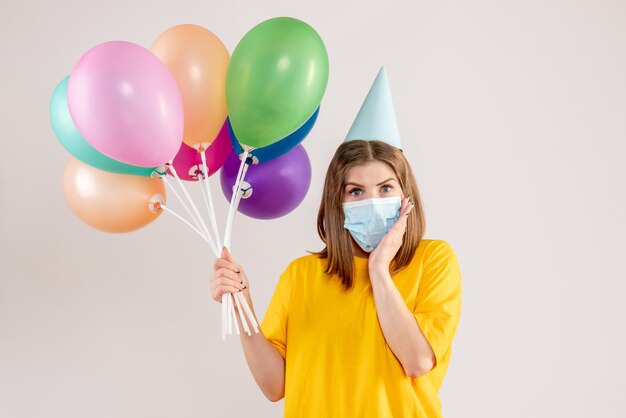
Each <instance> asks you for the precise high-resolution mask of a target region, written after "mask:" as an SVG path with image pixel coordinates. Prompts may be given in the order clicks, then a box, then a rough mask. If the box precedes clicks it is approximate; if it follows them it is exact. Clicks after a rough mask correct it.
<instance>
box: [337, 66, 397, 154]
mask: <svg viewBox="0 0 626 418" xmlns="http://www.w3.org/2000/svg"><path fill="white" fill-rule="evenodd" d="M354 139H364V140H366V141H370V140H373V139H377V140H379V141H384V142H387V143H388V144H391V145H393V146H395V147H397V148H400V149H402V143H401V142H400V132H399V131H398V124H397V122H396V113H395V111H394V109H393V101H392V99H391V90H390V89H389V81H388V80H387V72H386V71H385V67H381V68H380V71H379V72H378V75H377V76H376V80H374V84H372V87H371V88H370V91H369V93H367V97H366V98H365V101H364V102H363V104H362V105H361V109H360V110H359V113H358V115H357V116H356V119H355V120H354V122H353V123H352V127H351V128H350V132H348V135H347V136H346V139H345V141H344V142H347V141H352V140H354Z"/></svg>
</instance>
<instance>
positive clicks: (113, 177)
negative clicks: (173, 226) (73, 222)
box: [63, 157, 165, 232]
mask: <svg viewBox="0 0 626 418" xmlns="http://www.w3.org/2000/svg"><path fill="white" fill-rule="evenodd" d="M63 193H64V194H65V200H66V202H67V204H68V205H69V207H70V208H71V209H72V211H73V212H74V214H75V215H76V216H78V218H79V219H80V220H82V221H83V222H85V223H86V224H88V225H90V226H92V227H94V228H96V229H99V230H101V231H105V232H130V231H134V230H136V229H139V228H141V227H144V226H146V225H147V224H149V223H150V222H152V221H154V220H155V219H156V218H157V217H158V216H159V215H160V214H161V212H162V211H163V210H162V209H161V208H160V207H159V205H158V203H156V202H161V203H163V204H165V186H164V183H163V180H161V179H160V178H152V177H144V176H134V175H131V174H119V173H111V172H108V171H102V170H100V169H97V168H95V167H92V166H90V165H87V164H85V163H83V162H82V161H80V160H78V159H76V158H74V157H69V158H68V160H67V162H66V163H65V169H64V171H63Z"/></svg>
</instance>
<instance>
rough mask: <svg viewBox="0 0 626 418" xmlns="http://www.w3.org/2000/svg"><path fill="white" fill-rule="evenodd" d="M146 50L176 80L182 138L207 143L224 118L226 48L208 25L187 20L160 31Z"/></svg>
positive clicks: (212, 137)
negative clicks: (153, 55)
mask: <svg viewBox="0 0 626 418" xmlns="http://www.w3.org/2000/svg"><path fill="white" fill-rule="evenodd" d="M150 50H151V51H152V52H153V53H154V54H155V55H156V56H157V57H159V59H160V60H161V61H162V62H163V63H164V64H165V65H166V66H167V68H168V69H169V70H170V72H171V73H172V75H173V76H174V78H175V79H176V82H177V83H178V89H179V90H180V94H181V96H182V99H183V112H184V114H185V132H184V135H183V141H184V142H185V143H186V144H187V145H190V146H194V145H198V144H202V145H203V146H204V147H205V148H206V147H208V145H209V144H210V143H211V142H213V140H214V139H215V137H216V136H217V134H218V132H219V131H220V129H221V128H222V125H223V124H224V121H225V120H226V112H227V111H226V70H227V69H228V63H229V61H230V54H229V53H228V50H227V49H226V47H225V46H224V44H223V43H222V41H220V39H219V38H218V37H217V36H215V35H214V34H213V33H212V32H211V31H209V30H208V29H205V28H203V27H202V26H197V25H188V24H186V25H178V26H174V27H173V28H170V29H168V30H166V31H165V32H163V33H162V34H161V35H160V36H159V37H158V38H157V40H156V41H155V42H154V44H153V45H152V47H151V48H150Z"/></svg>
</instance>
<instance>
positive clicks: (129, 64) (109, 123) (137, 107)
mask: <svg viewBox="0 0 626 418" xmlns="http://www.w3.org/2000/svg"><path fill="white" fill-rule="evenodd" d="M67 101H68V107H69V109H70V114H71V115H72V120H73V121H74V123H75V125H76V127H77V128H78V131H79V132H80V133H81V134H82V136H83V137H84V138H85V140H86V141H87V142H89V143H90V144H91V145H93V147H94V148H96V149H97V150H98V151H100V152H101V153H103V154H105V155H107V156H109V157H111V158H113V159H116V160H118V161H121V162H123V163H126V164H132V165H137V166H142V167H155V166H159V165H162V164H164V163H166V162H169V161H171V160H172V158H174V156H175V155H176V153H177V152H178V149H179V148H180V144H181V142H182V137H183V126H184V123H183V122H184V120H183V118H184V116H183V105H182V99H181V96H180V91H179V90H178V86H177V84H176V80H174V77H173V76H172V75H171V74H170V72H169V71H168V69H167V67H166V66H165V65H164V64H163V63H162V62H161V61H160V60H159V59H158V58H157V57H156V56H155V55H154V54H153V53H152V52H150V51H149V50H148V49H146V48H144V47H142V46H139V45H137V44H134V43H132V42H125V41H112V42H105V43H103V44H100V45H98V46H96V47H94V48H92V49H90V50H89V51H87V52H86V53H85V54H84V55H83V56H82V57H81V58H80V59H79V60H78V62H77V63H76V65H75V66H74V69H73V70H72V73H71V74H70V80H69V83H68V87H67Z"/></svg>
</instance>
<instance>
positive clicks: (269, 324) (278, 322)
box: [261, 263, 294, 358]
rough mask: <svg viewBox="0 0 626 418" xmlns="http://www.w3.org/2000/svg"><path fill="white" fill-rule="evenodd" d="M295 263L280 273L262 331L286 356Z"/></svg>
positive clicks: (264, 318)
mask: <svg viewBox="0 0 626 418" xmlns="http://www.w3.org/2000/svg"><path fill="white" fill-rule="evenodd" d="M293 270H294V269H293V263H292V264H290V265H289V266H288V267H287V268H286V269H285V271H284V272H283V273H282V274H281V275H280V277H279V279H278V284H276V288H275V289H274V294H273V295H272V299H271V300H270V303H269V305H268V307H267V311H266V312H265V316H264V317H263V321H262V322H261V331H262V332H263V335H265V338H267V339H268V340H269V342H270V343H272V345H273V346H274V347H276V349H277V350H278V352H279V353H280V355H281V356H283V358H285V356H286V353H287V322H288V319H289V304H290V303H291V295H292V292H293V277H294V271H293Z"/></svg>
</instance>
